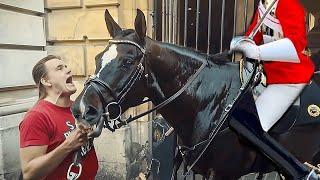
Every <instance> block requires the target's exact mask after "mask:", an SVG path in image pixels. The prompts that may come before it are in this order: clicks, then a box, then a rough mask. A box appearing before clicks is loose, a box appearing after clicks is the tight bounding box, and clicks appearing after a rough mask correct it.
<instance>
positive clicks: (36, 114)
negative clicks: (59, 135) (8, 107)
mask: <svg viewBox="0 0 320 180" xmlns="http://www.w3.org/2000/svg"><path fill="white" fill-rule="evenodd" d="M48 118H50V108H49V107H48V106H46V104H45V103H44V102H42V100H40V101H38V102H36V104H35V105H34V106H33V107H32V108H31V109H29V110H28V111H27V113H26V114H25V115H24V118H23V120H22V122H21V123H23V122H29V123H33V122H37V121H43V120H45V119H48Z"/></svg>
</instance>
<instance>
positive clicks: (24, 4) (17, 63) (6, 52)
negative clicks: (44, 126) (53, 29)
mask: <svg viewBox="0 0 320 180" xmlns="http://www.w3.org/2000/svg"><path fill="white" fill-rule="evenodd" d="M43 17H44V2H43V0H0V29H1V30H0V37H1V38H0V179H18V176H19V174H20V162H19V158H17V157H19V137H18V124H19V122H20V121H21V119H22V117H23V115H24V112H25V111H26V110H27V109H28V108H30V107H31V106H32V105H33V104H34V102H35V100H36V96H37V93H36V91H35V86H34V83H33V80H32V76H31V73H30V72H31V70H32V67H33V65H34V64H35V63H36V62H37V61H38V60H39V59H41V58H42V57H44V56H46V54H47V52H46V51H45V50H44V47H45V46H46V39H45V30H44V18H43Z"/></svg>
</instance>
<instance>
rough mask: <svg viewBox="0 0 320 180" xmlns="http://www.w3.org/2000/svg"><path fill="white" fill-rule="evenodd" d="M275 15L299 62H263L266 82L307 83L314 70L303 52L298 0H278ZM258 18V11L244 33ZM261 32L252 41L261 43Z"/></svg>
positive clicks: (302, 23) (301, 10)
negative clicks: (291, 43)
mask: <svg viewBox="0 0 320 180" xmlns="http://www.w3.org/2000/svg"><path fill="white" fill-rule="evenodd" d="M275 16H276V18H277V19H278V20H279V22H280V25H281V27H282V31H283V32H282V33H283V36H284V37H283V38H288V39H290V40H291V41H292V42H293V44H294V46H295V48H296V51H297V54H298V56H299V59H300V63H288V62H271V61H269V62H267V61H265V62H263V63H264V69H265V72H266V76H267V83H268V84H297V83H308V82H309V81H310V79H311V76H312V75H313V72H314V65H313V62H312V61H311V59H310V58H309V57H308V56H306V55H305V54H303V53H302V52H303V50H304V49H305V48H306V46H307V39H306V26H305V11H304V8H303V6H302V5H301V4H300V2H299V0H279V2H278V5H277V7H276V10H275ZM259 18H260V15H259V11H258V10H257V11H256V13H255V17H254V20H253V22H252V23H251V25H250V26H249V29H248V32H247V33H246V35H249V34H250V32H251V31H252V30H253V29H254V27H255V25H256V24H257V22H258V19H259ZM262 35H263V33H262V32H261V31H259V32H258V33H257V34H256V35H255V37H254V41H255V42H256V43H257V44H262V43H263V36H262Z"/></svg>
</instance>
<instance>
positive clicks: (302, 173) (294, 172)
mask: <svg viewBox="0 0 320 180" xmlns="http://www.w3.org/2000/svg"><path fill="white" fill-rule="evenodd" d="M231 116H232V117H231V118H230V122H229V126H230V128H231V129H233V130H234V131H236V132H237V133H238V134H239V135H240V136H242V137H244V138H245V139H246V140H248V141H249V142H250V143H251V144H252V145H253V146H254V147H255V148H256V150H258V151H260V152H261V153H262V154H264V155H265V156H266V157H267V158H268V159H270V160H271V161H272V162H273V163H274V164H275V165H276V166H277V167H278V168H279V170H280V171H281V173H283V174H284V175H286V177H287V178H288V179H294V180H298V179H303V178H305V177H307V175H308V174H309V171H308V170H307V168H306V167H305V166H304V165H303V164H302V163H300V162H299V161H298V160H297V159H296V158H295V157H294V156H293V155H291V154H290V153H289V152H288V151H287V150H286V149H284V148H283V147H282V146H281V145H280V144H279V143H278V142H276V141H275V140H274V139H273V138H272V137H271V136H270V135H269V134H268V133H266V132H264V131H263V129H262V127H261V124H260V121H259V118H258V115H257V110H256V108H255V104H254V100H253V96H252V93H251V92H250V91H248V92H247V93H246V94H245V95H244V97H242V100H240V102H239V104H238V105H237V107H236V108H235V109H234V111H233V112H232V114H231Z"/></svg>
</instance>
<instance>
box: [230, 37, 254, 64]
mask: <svg viewBox="0 0 320 180" xmlns="http://www.w3.org/2000/svg"><path fill="white" fill-rule="evenodd" d="M230 50H232V51H240V52H242V53H243V55H244V56H245V57H248V58H251V59H256V60H260V48H259V46H257V45H256V43H255V42H254V41H253V40H251V39H249V38H248V37H246V36H237V37H234V38H233V39H232V41H231V43H230Z"/></svg>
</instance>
